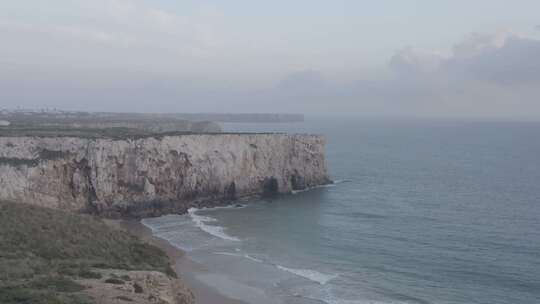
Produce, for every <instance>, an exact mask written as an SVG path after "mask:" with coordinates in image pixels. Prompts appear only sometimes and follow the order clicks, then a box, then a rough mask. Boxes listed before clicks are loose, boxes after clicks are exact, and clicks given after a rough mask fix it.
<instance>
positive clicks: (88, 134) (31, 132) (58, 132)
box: [0, 126, 283, 140]
mask: <svg viewBox="0 0 540 304" xmlns="http://www.w3.org/2000/svg"><path fill="white" fill-rule="evenodd" d="M193 134H204V135H223V134H238V135H242V134H246V135H252V134H283V133H249V132H238V133H234V132H233V133H225V132H224V133H193V132H180V131H177V132H149V131H145V130H141V129H134V128H104V129H90V128H63V127H47V126H13V127H7V128H0V137H20V136H36V137H81V138H111V139H117V140H118V139H141V138H148V137H153V138H158V139H159V138H163V137H164V136H180V135H193Z"/></svg>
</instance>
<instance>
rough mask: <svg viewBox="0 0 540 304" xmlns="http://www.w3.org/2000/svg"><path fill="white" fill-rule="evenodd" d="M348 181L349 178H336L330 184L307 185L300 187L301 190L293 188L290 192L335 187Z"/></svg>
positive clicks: (296, 192)
mask: <svg viewBox="0 0 540 304" xmlns="http://www.w3.org/2000/svg"><path fill="white" fill-rule="evenodd" d="M350 181H351V180H349V179H338V180H335V181H333V182H331V183H330V184H325V185H319V186H314V187H308V188H306V189H302V190H293V191H292V192H291V193H292V194H298V193H302V192H306V191H310V190H314V189H319V188H330V187H335V186H336V185H339V184H343V183H348V182H350Z"/></svg>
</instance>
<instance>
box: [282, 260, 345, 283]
mask: <svg viewBox="0 0 540 304" xmlns="http://www.w3.org/2000/svg"><path fill="white" fill-rule="evenodd" d="M276 267H277V268H278V269H281V270H283V271H287V272H290V273H292V274H295V275H297V276H300V277H303V278H305V279H308V280H310V281H313V282H317V283H319V284H321V285H324V284H326V283H328V282H329V281H331V280H333V279H335V278H337V277H338V276H339V275H337V274H324V273H320V272H318V271H315V270H311V269H294V268H287V267H283V266H281V265H276Z"/></svg>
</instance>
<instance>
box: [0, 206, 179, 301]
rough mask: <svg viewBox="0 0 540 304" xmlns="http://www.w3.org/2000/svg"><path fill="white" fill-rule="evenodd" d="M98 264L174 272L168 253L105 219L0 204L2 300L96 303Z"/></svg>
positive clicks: (102, 266) (0, 295)
mask: <svg viewBox="0 0 540 304" xmlns="http://www.w3.org/2000/svg"><path fill="white" fill-rule="evenodd" d="M99 268H110V269H124V270H155V271H160V272H163V273H167V274H170V275H171V274H174V272H173V271H172V270H171V267H170V265H169V260H168V257H167V256H166V254H165V253H164V252H163V251H161V250H160V249H158V248H156V247H153V246H151V245H148V244H145V243H143V242H141V241H139V240H138V239H137V238H136V237H134V236H132V235H130V234H128V233H126V232H122V231H119V230H115V229H112V228H110V227H108V226H107V225H106V224H105V223H104V222H103V221H101V220H100V219H97V218H94V217H91V216H88V215H76V214H71V213H67V212H63V211H58V210H52V209H46V208H41V207H36V206H30V205H25V204H14V203H6V202H0V303H2V304H11V303H29V304H62V303H66V304H67V303H80V304H85V303H91V299H90V298H88V297H87V296H85V295H84V293H81V291H83V290H84V286H82V285H80V284H79V283H77V280H78V279H101V277H102V275H101V273H100V272H99Z"/></svg>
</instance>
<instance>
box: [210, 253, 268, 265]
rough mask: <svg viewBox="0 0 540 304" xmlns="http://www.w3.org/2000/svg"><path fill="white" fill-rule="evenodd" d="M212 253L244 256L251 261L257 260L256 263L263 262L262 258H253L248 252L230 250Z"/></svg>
mask: <svg viewBox="0 0 540 304" xmlns="http://www.w3.org/2000/svg"><path fill="white" fill-rule="evenodd" d="M214 254H219V255H228V256H234V257H239V258H246V259H248V260H252V261H253V262H257V263H262V262H263V261H262V260H259V259H257V258H254V257H252V256H250V255H249V254H240V253H232V252H214Z"/></svg>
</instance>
